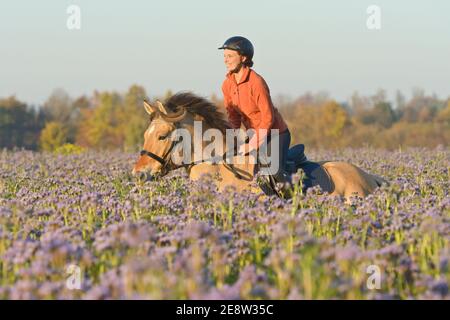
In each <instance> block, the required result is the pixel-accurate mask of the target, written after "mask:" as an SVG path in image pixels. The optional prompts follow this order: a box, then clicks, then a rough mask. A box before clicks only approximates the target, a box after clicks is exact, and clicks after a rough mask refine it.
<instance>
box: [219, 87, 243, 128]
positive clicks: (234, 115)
mask: <svg viewBox="0 0 450 320" xmlns="http://www.w3.org/2000/svg"><path fill="white" fill-rule="evenodd" d="M222 93H223V103H224V105H225V109H226V110H227V113H228V121H229V122H230V125H231V127H232V128H233V129H239V128H240V127H241V121H242V119H241V114H240V113H239V112H238V111H237V110H236V108H235V107H234V106H233V104H232V100H231V97H230V93H229V90H228V89H227V87H226V85H225V82H224V83H223V85H222Z"/></svg>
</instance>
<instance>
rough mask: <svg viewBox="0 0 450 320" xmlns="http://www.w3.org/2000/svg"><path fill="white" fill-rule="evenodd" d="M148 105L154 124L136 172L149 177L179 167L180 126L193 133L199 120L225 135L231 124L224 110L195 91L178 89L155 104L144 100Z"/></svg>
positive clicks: (146, 136)
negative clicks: (176, 160)
mask: <svg viewBox="0 0 450 320" xmlns="http://www.w3.org/2000/svg"><path fill="white" fill-rule="evenodd" d="M144 107H145V110H146V111H147V113H148V114H149V115H150V125H149V126H148V128H147V130H146V131H145V133H144V146H143V148H142V151H141V156H140V157H139V159H138V161H137V162H136V164H135V165H134V168H133V175H135V176H137V177H138V178H141V179H145V180H146V179H148V178H152V177H154V176H163V175H165V174H166V173H168V172H169V171H170V170H173V169H175V168H176V167H177V166H176V165H175V164H174V163H173V162H172V153H173V152H174V151H175V148H174V146H175V144H176V141H175V140H176V136H174V135H173V134H174V133H175V131H176V129H178V128H183V129H185V130H187V132H189V134H190V135H191V137H192V136H193V133H194V122H195V121H201V122H202V126H201V128H202V129H201V130H203V131H204V130H207V129H208V128H213V129H218V130H219V131H221V132H222V133H223V134H224V135H225V132H226V129H228V128H229V124H228V122H227V121H226V119H224V115H223V113H221V112H220V111H219V110H218V109H217V107H216V106H215V105H214V104H213V103H212V102H210V101H209V100H207V99H206V98H202V97H199V96H197V95H195V94H193V93H191V92H180V93H177V94H175V95H173V96H172V97H170V98H169V99H168V100H167V101H166V102H165V104H162V103H161V102H159V101H157V102H156V103H155V104H154V105H151V104H150V103H148V102H147V101H144ZM203 131H202V132H203ZM177 133H180V131H178V132H177Z"/></svg>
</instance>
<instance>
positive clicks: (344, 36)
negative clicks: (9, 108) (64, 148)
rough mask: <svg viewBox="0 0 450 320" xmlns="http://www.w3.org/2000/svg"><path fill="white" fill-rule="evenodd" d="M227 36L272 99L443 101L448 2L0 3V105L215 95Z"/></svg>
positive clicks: (449, 67) (449, 91)
mask: <svg viewBox="0 0 450 320" xmlns="http://www.w3.org/2000/svg"><path fill="white" fill-rule="evenodd" d="M70 5H77V6H78V7H79V8H80V18H81V20H80V21H81V24H80V29H79V30H69V29H68V28H67V20H68V19H69V16H70V14H69V13H67V8H68V7H69V6H70ZM370 5H377V6H378V7H379V8H380V29H379V30H370V29H368V28H367V25H366V22H367V20H368V18H369V16H370V14H368V13H367V11H366V10H367V8H368V7H369V6H370ZM234 35H242V36H245V37H247V38H248V39H250V40H251V41H252V43H253V45H254V47H255V56H254V63H255V64H254V67H253V69H254V70H255V71H256V72H258V73H259V74H260V75H262V76H263V77H264V78H265V80H266V82H267V83H268V85H269V87H270V90H271V94H272V96H273V97H275V96H278V95H287V96H288V97H293V98H295V97H297V96H300V95H302V94H304V93H305V92H308V91H310V92H313V93H315V92H320V91H326V92H328V93H329V94H330V95H331V96H332V97H334V98H335V99H337V100H339V101H345V100H347V99H348V98H349V97H350V96H351V95H352V94H353V93H354V92H356V91H357V92H358V93H359V94H361V95H371V94H374V93H375V92H376V91H377V90H378V89H385V90H386V91H387V93H388V97H390V98H392V97H394V95H395V92H396V90H401V91H402V92H403V93H404V94H406V96H408V95H410V93H411V92H412V90H413V89H414V88H422V89H424V90H425V93H427V94H432V93H435V94H437V95H438V97H441V98H446V97H449V96H450V1H448V0H431V1H425V0H424V1H418V0H409V1H407V0H371V1H366V0H341V1H331V0H330V1H325V0H315V1H303V0H276V1H274V0H270V1H268V0H258V1H249V0H246V1H243V0H241V1H237V0H222V1H215V0H189V1H185V0H183V1H182V0H178V1H175V0H164V1H155V0H147V1H140V0H127V1H106V0H95V1H93V0H71V1H68V0H40V1H24V0H14V1H5V0H2V1H1V2H0V97H7V96H10V95H16V97H17V98H18V99H20V100H22V101H25V102H27V103H30V104H42V103H43V102H44V101H45V100H46V99H47V98H48V96H49V95H50V94H51V92H52V91H53V90H54V89H56V88H63V89H64V90H66V91H67V92H68V93H69V95H71V96H72V97H78V96H80V95H83V94H86V95H90V94H92V92H93V91H94V90H100V91H102V90H116V91H119V92H125V91H126V90H127V89H128V88H129V87H130V86H131V85H132V84H139V85H142V86H144V87H145V89H146V90H147V94H148V95H149V97H152V96H156V95H162V94H164V93H165V92H166V91H167V90H169V89H170V90H172V92H176V91H179V90H190V91H193V92H195V93H197V94H199V95H202V96H209V95H211V94H213V93H214V94H217V95H218V96H221V84H222V81H223V79H224V77H225V73H226V69H225V66H224V63H223V51H221V50H218V49H217V48H218V47H219V46H220V45H222V43H223V42H224V41H225V40H226V39H227V38H229V37H231V36H234Z"/></svg>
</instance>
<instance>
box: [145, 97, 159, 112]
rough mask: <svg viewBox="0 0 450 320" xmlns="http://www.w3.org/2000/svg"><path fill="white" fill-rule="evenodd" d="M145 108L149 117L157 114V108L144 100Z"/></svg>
mask: <svg viewBox="0 0 450 320" xmlns="http://www.w3.org/2000/svg"><path fill="white" fill-rule="evenodd" d="M144 108H145V111H147V113H148V114H149V115H152V114H153V113H155V112H156V108H155V107H153V106H152V105H151V104H150V103H148V101H147V100H144Z"/></svg>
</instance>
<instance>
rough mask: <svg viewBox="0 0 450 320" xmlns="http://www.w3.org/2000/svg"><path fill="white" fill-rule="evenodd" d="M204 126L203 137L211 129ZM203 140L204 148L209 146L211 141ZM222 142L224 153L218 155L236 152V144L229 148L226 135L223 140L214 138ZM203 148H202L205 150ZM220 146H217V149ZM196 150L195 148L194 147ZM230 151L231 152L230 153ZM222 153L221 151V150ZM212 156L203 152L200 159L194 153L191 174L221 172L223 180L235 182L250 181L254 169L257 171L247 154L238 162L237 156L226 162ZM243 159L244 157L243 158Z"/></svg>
mask: <svg viewBox="0 0 450 320" xmlns="http://www.w3.org/2000/svg"><path fill="white" fill-rule="evenodd" d="M202 128H203V132H202V137H203V134H204V132H205V131H206V130H207V129H210V128H209V126H207V125H206V124H203V126H202ZM201 141H202V144H203V145H202V147H203V149H204V148H205V147H207V146H208V145H210V143H211V142H210V143H205V142H204V141H203V139H201ZM216 142H217V143H222V146H223V148H222V152H223V154H217V152H216V157H218V158H221V157H222V156H223V155H225V154H226V155H228V154H230V155H234V154H235V150H234V146H233V150H228V149H229V146H228V145H227V143H226V135H222V140H221V141H216V140H214V143H216ZM194 143H195V139H193V141H192V144H194ZM192 147H194V148H195V146H194V145H193V146H192ZM203 149H202V150H203ZM218 149H220V148H216V149H215V150H216V151H217V150H218ZM194 150H195V149H194ZM229 151H230V153H228V152H229ZM219 153H221V152H219ZM210 158H211V157H210V156H207V157H204V156H203V152H202V154H201V159H199V156H198V155H197V156H194V155H192V163H193V165H192V166H191V167H190V168H189V175H190V176H191V177H192V176H198V175H199V174H203V173H213V174H219V175H220V177H221V178H222V180H229V181H230V183H231V184H232V183H233V180H234V181H236V182H237V181H238V180H245V181H249V180H252V179H253V176H254V173H255V172H254V171H255V164H254V163H252V160H251V159H250V158H249V157H248V156H247V157H245V159H244V161H241V162H238V160H239V158H238V157H235V156H231V157H230V159H229V160H227V162H226V163H224V161H223V160H221V161H217V159H218V158H215V157H214V158H215V160H216V161H210V160H211V159H210ZM241 160H242V159H241Z"/></svg>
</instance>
